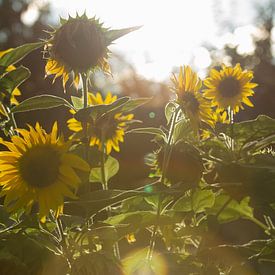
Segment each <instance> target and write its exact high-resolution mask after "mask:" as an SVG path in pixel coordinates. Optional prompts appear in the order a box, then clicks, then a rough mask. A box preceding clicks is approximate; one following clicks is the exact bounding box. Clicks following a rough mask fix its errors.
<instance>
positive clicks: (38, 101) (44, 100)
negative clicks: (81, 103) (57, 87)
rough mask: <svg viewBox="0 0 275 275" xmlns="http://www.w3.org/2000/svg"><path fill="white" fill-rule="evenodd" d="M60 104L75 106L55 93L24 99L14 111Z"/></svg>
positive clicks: (38, 108)
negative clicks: (54, 94)
mask: <svg viewBox="0 0 275 275" xmlns="http://www.w3.org/2000/svg"><path fill="white" fill-rule="evenodd" d="M59 106H67V107H69V108H71V109H74V107H73V106H72V105H71V104H70V103H69V102H68V101H67V100H66V99H64V98H62V97H58V96H53V95H38V96H34V97H31V98H28V99H26V100H24V101H22V102H21V103H20V104H19V105H17V106H15V107H14V108H12V110H11V111H12V112H13V113H19V112H26V111H33V110H40V109H50V108H55V107H59Z"/></svg>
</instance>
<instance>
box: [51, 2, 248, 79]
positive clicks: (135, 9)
mask: <svg viewBox="0 0 275 275" xmlns="http://www.w3.org/2000/svg"><path fill="white" fill-rule="evenodd" d="M53 5H54V7H55V9H54V10H55V11H56V16H57V15H61V16H63V17H67V15H68V13H69V14H71V15H75V13H76V11H77V12H78V13H79V14H81V13H83V12H84V11H86V13H87V14H88V15H89V16H94V15H96V16H97V17H99V18H100V19H101V20H102V21H103V22H104V23H105V26H107V27H112V28H124V27H128V26H142V28H141V29H140V30H138V31H136V32H134V33H132V34H130V35H128V36H127V39H126V38H121V40H123V41H120V43H118V44H116V43H115V44H114V45H112V46H111V47H110V48H111V50H112V51H113V52H117V53H119V54H121V55H123V57H124V58H126V60H127V61H128V62H130V63H131V64H133V66H134V67H135V69H136V71H137V73H139V74H141V75H143V76H145V77H146V78H149V79H153V80H165V79H167V78H168V77H169V75H170V72H171V71H173V69H174V68H177V67H179V66H180V65H183V64H192V65H193V66H194V68H195V69H196V70H197V71H198V72H199V74H203V73H204V71H205V68H207V67H208V66H209V65H210V61H211V60H210V54H209V52H208V50H207V49H206V48H204V47H201V45H202V44H203V43H204V42H209V41H217V40H218V39H217V30H218V26H217V24H216V23H217V22H216V21H215V16H214V11H213V5H214V1H213V0H193V1H182V0H170V1H168V0H163V1H156V0H151V1H146V0H140V1H125V0H117V1H107V0H93V1H89V0H77V1H76V0H71V1H70V2H69V4H68V1H65V0H62V1H53ZM106 7H107V8H106ZM223 35H224V34H223ZM237 36H238V33H237ZM237 40H238V41H237V42H239V40H240V39H237ZM248 40H249V38H248V39H246V41H245V45H242V46H240V47H239V50H240V51H241V52H243V51H246V49H247V48H249V50H250V49H251V41H248ZM217 44H218V43H217ZM248 44H249V45H248Z"/></svg>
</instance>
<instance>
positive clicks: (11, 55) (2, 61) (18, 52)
mask: <svg viewBox="0 0 275 275" xmlns="http://www.w3.org/2000/svg"><path fill="white" fill-rule="evenodd" d="M44 44H45V42H36V43H28V44H24V45H21V46H19V47H17V48H14V49H12V50H11V51H9V52H7V53H6V54H5V55H3V56H2V57H1V58H0V66H4V67H8V66H10V65H14V64H16V63H17V62H19V61H20V60H21V59H23V58H24V57H25V56H26V55H27V54H29V53H30V52H32V51H34V50H36V49H38V48H40V47H42V46H43V45H44Z"/></svg>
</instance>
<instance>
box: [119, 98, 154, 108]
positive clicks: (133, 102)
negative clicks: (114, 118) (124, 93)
mask: <svg viewBox="0 0 275 275" xmlns="http://www.w3.org/2000/svg"><path fill="white" fill-rule="evenodd" d="M151 99H152V98H147V97H140V98H134V99H130V100H129V101H128V102H127V103H126V104H125V105H124V106H123V107H122V109H121V111H122V112H130V111H133V110H134V109H136V108H138V107H140V106H141V105H143V104H146V103H147V102H149V101H150V100H151Z"/></svg>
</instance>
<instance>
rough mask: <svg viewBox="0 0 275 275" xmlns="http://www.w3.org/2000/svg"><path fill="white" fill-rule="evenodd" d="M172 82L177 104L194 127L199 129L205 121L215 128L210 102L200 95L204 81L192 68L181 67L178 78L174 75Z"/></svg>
mask: <svg viewBox="0 0 275 275" xmlns="http://www.w3.org/2000/svg"><path fill="white" fill-rule="evenodd" d="M171 80H172V82H173V87H172V90H173V91H174V92H175V93H176V95H177V100H176V102H177V103H178V104H179V105H180V107H181V109H182V111H183V112H184V114H185V115H186V116H187V117H188V118H189V119H190V122H191V124H192V126H193V127H194V128H195V129H198V127H199V125H200V123H201V121H203V122H205V123H207V124H209V125H210V126H211V127H213V126H214V122H213V117H212V110H211V107H210V104H209V101H208V100H206V99H204V98H203V96H202V94H201V93H200V89H201V86H202V81H201V80H200V78H199V77H198V75H197V74H196V73H195V72H193V71H192V69H191V67H190V66H184V68H183V67H180V72H179V75H178V77H177V76H176V75H175V74H173V76H172V78H171Z"/></svg>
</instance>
